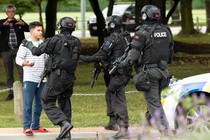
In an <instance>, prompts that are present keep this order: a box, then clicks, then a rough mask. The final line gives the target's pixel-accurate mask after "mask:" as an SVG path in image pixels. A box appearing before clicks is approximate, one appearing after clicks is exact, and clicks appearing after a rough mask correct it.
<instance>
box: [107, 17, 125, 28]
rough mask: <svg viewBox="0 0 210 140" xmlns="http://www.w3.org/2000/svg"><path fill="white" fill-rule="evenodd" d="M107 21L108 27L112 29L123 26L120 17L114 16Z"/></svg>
mask: <svg viewBox="0 0 210 140" xmlns="http://www.w3.org/2000/svg"><path fill="white" fill-rule="evenodd" d="M106 20H107V22H108V27H109V28H111V29H114V28H116V27H121V26H122V20H121V17H120V16H117V15H112V16H110V17H107V19H106Z"/></svg>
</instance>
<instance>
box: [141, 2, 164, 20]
mask: <svg viewBox="0 0 210 140" xmlns="http://www.w3.org/2000/svg"><path fill="white" fill-rule="evenodd" d="M160 15H161V14H160V10H159V9H158V8H157V7H156V6H154V5H145V6H144V7H143V8H142V9H141V19H142V20H143V21H144V20H148V19H155V20H159V19H160Z"/></svg>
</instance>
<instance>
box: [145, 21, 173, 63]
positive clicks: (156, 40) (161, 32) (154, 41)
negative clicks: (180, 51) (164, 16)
mask: <svg viewBox="0 0 210 140" xmlns="http://www.w3.org/2000/svg"><path fill="white" fill-rule="evenodd" d="M170 36H171V34H170V32H169V31H168V29H167V28H165V27H164V26H163V25H157V26H156V27H155V29H154V30H153V31H152V33H151V35H148V36H147V40H148V41H147V42H146V45H145V47H144V49H143V56H142V63H143V64H153V63H158V62H159V61H160V60H164V61H167V62H168V60H169V51H170V46H169V44H170V42H171V40H170V38H171V37H170Z"/></svg>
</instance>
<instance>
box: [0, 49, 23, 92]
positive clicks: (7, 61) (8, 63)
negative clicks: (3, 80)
mask: <svg viewBox="0 0 210 140" xmlns="http://www.w3.org/2000/svg"><path fill="white" fill-rule="evenodd" d="M17 51H18V48H14V49H10V50H9V51H3V52H2V59H3V63H4V67H5V71H6V76H7V87H8V88H11V87H13V83H14V63H15V58H16V55H17ZM15 66H16V68H17V71H18V75H19V78H20V81H21V82H23V68H22V67H21V66H19V65H17V64H16V63H15ZM9 92H10V94H13V91H12V90H10V91H9Z"/></svg>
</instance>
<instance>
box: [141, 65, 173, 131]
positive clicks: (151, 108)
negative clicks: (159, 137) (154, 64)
mask: <svg viewBox="0 0 210 140" xmlns="http://www.w3.org/2000/svg"><path fill="white" fill-rule="evenodd" d="M168 75H169V73H168V70H165V71H161V70H160V69H158V68H155V69H150V70H149V78H150V81H151V89H150V90H149V91H146V92H144V97H145V100H146V103H147V112H146V114H145V116H146V119H147V120H148V122H149V123H150V124H151V119H155V121H154V123H155V124H151V125H153V126H156V127H157V129H159V131H164V130H167V129H168V121H167V118H166V115H165V112H164V110H163V107H162V104H161V91H162V89H161V86H160V80H161V78H162V77H163V76H168Z"/></svg>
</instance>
